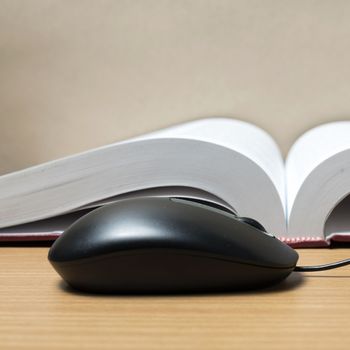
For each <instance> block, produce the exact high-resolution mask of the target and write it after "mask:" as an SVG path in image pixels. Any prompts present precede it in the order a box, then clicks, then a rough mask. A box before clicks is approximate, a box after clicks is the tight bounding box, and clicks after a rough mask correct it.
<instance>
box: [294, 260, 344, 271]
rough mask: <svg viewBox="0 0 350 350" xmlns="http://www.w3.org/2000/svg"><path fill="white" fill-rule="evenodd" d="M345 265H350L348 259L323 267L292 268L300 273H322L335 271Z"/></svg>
mask: <svg viewBox="0 0 350 350" xmlns="http://www.w3.org/2000/svg"><path fill="white" fill-rule="evenodd" d="M345 265H350V259H345V260H341V261H336V262H333V263H330V264H324V265H314V266H296V267H295V268H294V271H300V272H314V271H324V270H331V269H336V268H338V267H342V266H345Z"/></svg>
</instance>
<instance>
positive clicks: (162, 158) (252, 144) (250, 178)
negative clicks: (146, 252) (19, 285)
mask: <svg viewBox="0 0 350 350" xmlns="http://www.w3.org/2000/svg"><path fill="white" fill-rule="evenodd" d="M174 187H176V188H182V189H194V190H195V191H196V193H197V196H204V197H208V196H209V197H211V200H213V201H215V200H217V201H221V203H225V204H226V205H228V206H229V207H231V208H234V209H235V210H236V211H237V212H238V213H239V214H240V215H242V216H250V217H253V218H255V219H256V220H258V221H260V222H261V223H262V224H263V225H264V226H265V227H266V229H267V230H268V231H270V232H273V233H275V234H278V235H280V236H285V235H286V221H285V183H284V167H283V160H282V158H281V155H280V152H279V150H278V148H277V146H276V144H275V142H274V141H273V140H272V138H271V137H270V136H269V135H268V134H267V133H266V132H264V131H262V130H261V129H259V128H257V127H256V126H253V125H251V124H249V123H245V122H242V121H237V120H232V119H224V118H211V119H202V120H197V121H194V122H190V123H186V124H182V125H178V126H175V127H171V128H168V129H164V130H161V131H158V132H154V133H151V134H148V135H144V136H140V137H136V138H134V139H131V140H127V141H123V142H119V143H115V144H111V145H108V146H105V147H101V148H98V149H94V150H90V151H87V152H84V153H81V154H77V155H73V156H70V157H66V158H62V159H59V160H55V161H51V162H48V163H45V164H41V165H38V166H35V167H31V168H28V169H25V170H23V171H19V172H15V173H12V174H7V175H5V176H2V177H0V227H1V228H2V229H1V232H0V238H2V239H11V237H16V234H17V237H20V239H25V238H26V237H27V238H28V239H32V238H33V237H34V236H35V237H36V239H41V238H42V239H45V238H46V239H47V238H53V237H55V236H57V234H59V233H60V232H61V230H62V222H70V221H69V220H72V216H69V215H66V214H69V213H72V212H75V211H80V212H82V210H83V209H86V208H88V207H89V206H90V207H94V206H95V205H103V201H106V199H107V202H108V198H113V200H118V196H120V195H125V194H130V193H135V191H138V192H137V193H139V194H140V193H144V192H142V191H145V190H147V189H155V188H168V189H170V192H171V189H172V188H174ZM139 191H141V192H139ZM185 192H186V191H185ZM169 194H171V193H169ZM141 195H142V194H141ZM209 197H208V198H209ZM101 201H102V202H101ZM96 203H97V204H96ZM62 216H65V218H64V220H63V221H62ZM54 217H60V220H58V222H59V223H60V224H57V227H56V228H57V229H55V226H54V225H55V224H54V221H52V220H51V221H50V225H49V224H48V222H47V219H49V218H54ZM73 218H75V216H74V215H73ZM39 221H40V222H39ZM27 223H32V224H31V225H29V226H31V228H29V231H30V232H28V231H27V230H28V226H27V228H26V224H27ZM38 224H41V225H43V226H42V227H43V228H42V229H40V228H39V227H38ZM18 225H20V227H19V226H18ZM39 226H40V225H39ZM9 227H11V228H9ZM34 231H35V232H34Z"/></svg>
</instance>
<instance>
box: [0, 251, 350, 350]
mask: <svg viewBox="0 0 350 350" xmlns="http://www.w3.org/2000/svg"><path fill="white" fill-rule="evenodd" d="M47 252H48V247H8V246H7V247H0V349H2V350H3V349H65V348H67V349H75V348H76V349H104V348H110V349H112V348H113V349H117V348H118V349H180V348H181V349H240V348H246V349H288V348H291V349H327V350H328V349H349V346H350V345H349V344H350V326H349V319H350V268H346V267H345V268H341V269H337V270H332V271H326V272H318V273H313V274H311V273H305V274H303V275H302V274H299V273H293V274H292V275H291V276H290V277H289V278H288V279H287V280H286V281H285V282H284V283H282V284H280V285H279V286H277V287H274V288H271V289H267V290H262V291H258V292H249V293H229V294H215V295H191V296H188V295H187V296H186V295H184V296H97V295H84V294H80V293H76V292H74V291H72V290H70V289H69V288H68V287H66V286H65V284H64V283H63V282H62V281H61V279H60V277H59V276H58V275H57V274H56V272H55V271H54V270H53V269H52V267H51V266H50V264H49V263H48V261H47ZM299 253H300V256H301V258H300V263H303V264H318V263H326V262H330V261H335V260H339V259H344V258H347V257H349V256H350V250H349V249H346V248H338V249H314V250H310V249H304V250H299Z"/></svg>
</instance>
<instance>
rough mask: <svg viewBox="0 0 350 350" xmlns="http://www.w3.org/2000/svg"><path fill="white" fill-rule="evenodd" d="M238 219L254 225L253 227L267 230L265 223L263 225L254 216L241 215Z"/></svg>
mask: <svg viewBox="0 0 350 350" xmlns="http://www.w3.org/2000/svg"><path fill="white" fill-rule="evenodd" d="M237 219H238V220H239V221H242V222H244V223H245V224H248V225H250V226H253V227H255V228H257V229H258V230H260V231H263V232H267V231H266V229H265V227H264V226H263V225H261V224H260V222H258V221H256V220H254V219H252V218H246V217H242V216H240V217H237Z"/></svg>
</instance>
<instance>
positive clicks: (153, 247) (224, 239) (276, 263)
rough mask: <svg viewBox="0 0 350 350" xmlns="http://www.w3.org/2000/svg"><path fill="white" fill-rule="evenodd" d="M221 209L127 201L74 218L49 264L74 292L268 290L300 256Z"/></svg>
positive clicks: (181, 201)
mask: <svg viewBox="0 0 350 350" xmlns="http://www.w3.org/2000/svg"><path fill="white" fill-rule="evenodd" d="M258 227H259V226H256V225H255V226H254V225H252V224H249V223H247V222H245V221H242V220H241V219H240V218H239V217H237V216H236V215H235V214H234V213H229V212H227V209H220V208H218V207H212V206H210V205H208V204H203V203H198V202H195V201H191V200H188V199H179V198H136V199H126V200H121V201H119V202H116V203H113V204H109V205H106V206H104V207H101V208H98V209H95V210H93V211H91V212H90V213H88V214H86V215H85V216H83V217H82V218H80V219H78V220H77V221H76V222H75V223H74V224H73V225H71V226H70V227H69V228H68V229H67V230H66V231H65V232H64V233H63V234H62V235H61V236H60V237H59V238H58V239H57V240H56V241H55V242H54V244H53V245H52V247H51V249H50V251H49V256H48V258H49V260H50V262H51V264H52V265H53V267H54V268H55V269H56V271H57V272H58V273H59V274H60V275H61V276H62V278H63V279H64V280H65V281H66V282H67V283H68V284H69V285H70V286H72V287H73V288H76V289H79V290H82V291H87V292H94V293H184V292H210V291H233V290H242V289H254V288H261V287H266V286H269V285H271V284H274V283H277V282H279V281H281V280H283V279H284V278H286V277H287V276H288V275H289V274H290V273H291V272H292V271H293V269H294V267H295V266H296V263H297V260H298V254H297V253H296V252H295V250H293V249H292V248H290V247H289V246H287V245H286V244H284V243H282V242H281V241H279V240H278V239H276V238H275V237H273V236H272V235H270V234H268V233H266V232H263V231H262V230H261V229H259V228H258Z"/></svg>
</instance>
